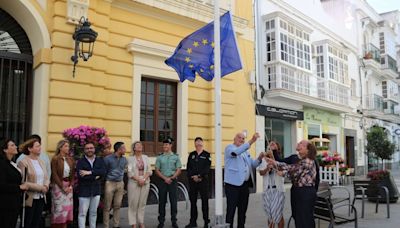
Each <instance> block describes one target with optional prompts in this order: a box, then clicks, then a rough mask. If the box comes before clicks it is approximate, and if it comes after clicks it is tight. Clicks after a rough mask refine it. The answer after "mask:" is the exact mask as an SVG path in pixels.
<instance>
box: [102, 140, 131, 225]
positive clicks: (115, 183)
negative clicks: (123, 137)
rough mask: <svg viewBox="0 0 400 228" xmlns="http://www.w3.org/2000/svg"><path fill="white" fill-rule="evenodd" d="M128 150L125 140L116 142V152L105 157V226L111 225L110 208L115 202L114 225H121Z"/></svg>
mask: <svg viewBox="0 0 400 228" xmlns="http://www.w3.org/2000/svg"><path fill="white" fill-rule="evenodd" d="M125 152H126V148H125V144H124V143H123V142H116V143H115V144H114V153H113V154H110V155H108V156H107V157H105V158H104V163H105V166H106V184H105V188H104V211H103V223H104V228H108V227H109V225H110V224H109V223H110V208H111V203H112V202H113V210H114V216H113V220H114V224H113V226H114V227H119V219H120V216H119V209H120V208H121V202H122V197H123V196H124V173H125V170H126V167H127V164H128V162H127V160H126V158H125V157H124V155H125Z"/></svg>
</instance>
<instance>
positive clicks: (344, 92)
mask: <svg viewBox="0 0 400 228" xmlns="http://www.w3.org/2000/svg"><path fill="white" fill-rule="evenodd" d="M349 93H350V89H349V88H347V87H345V86H343V85H340V84H338V83H335V82H332V81H327V80H325V79H318V97H319V98H321V99H323V100H327V101H330V102H333V103H338V104H341V105H345V106H348V105H349Z"/></svg>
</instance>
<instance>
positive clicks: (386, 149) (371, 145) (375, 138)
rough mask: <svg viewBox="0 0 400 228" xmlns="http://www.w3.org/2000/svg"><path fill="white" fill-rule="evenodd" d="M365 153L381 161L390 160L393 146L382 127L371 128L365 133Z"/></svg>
mask: <svg viewBox="0 0 400 228" xmlns="http://www.w3.org/2000/svg"><path fill="white" fill-rule="evenodd" d="M367 141H368V142H367V153H368V154H373V155H374V156H375V157H377V158H380V159H381V160H382V166H383V161H384V160H389V159H392V155H393V153H394V149H395V145H394V143H392V142H390V141H389V139H388V136H387V133H386V132H385V131H384V129H383V128H382V127H379V126H373V127H372V128H370V130H369V132H368V133H367Z"/></svg>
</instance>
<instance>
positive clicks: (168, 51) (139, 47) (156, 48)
mask: <svg viewBox="0 0 400 228" xmlns="http://www.w3.org/2000/svg"><path fill="white" fill-rule="evenodd" d="M127 50H128V52H136V53H142V54H148V55H155V56H160V57H165V58H168V57H170V56H171V55H172V53H174V50H175V48H174V47H171V46H168V45H165V44H160V43H155V42H151V41H147V40H142V39H137V38H135V39H133V40H132V42H130V43H129V44H128V45H127Z"/></svg>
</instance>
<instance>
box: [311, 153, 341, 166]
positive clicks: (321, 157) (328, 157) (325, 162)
mask: <svg viewBox="0 0 400 228" xmlns="http://www.w3.org/2000/svg"><path fill="white" fill-rule="evenodd" d="M317 160H318V163H319V165H320V166H330V165H335V164H336V162H339V164H342V163H343V162H344V160H343V158H342V157H341V156H340V154H339V153H338V152H334V153H328V152H323V153H322V154H318V155H317Z"/></svg>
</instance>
